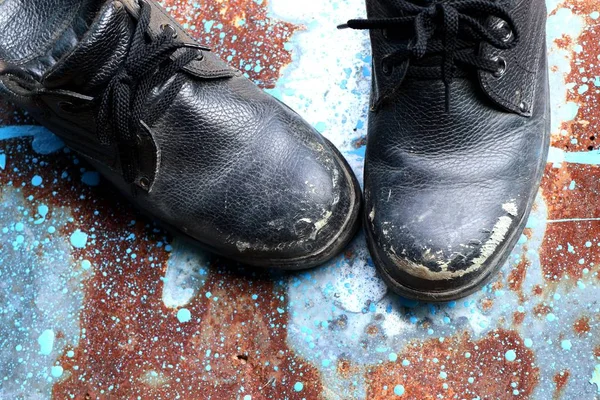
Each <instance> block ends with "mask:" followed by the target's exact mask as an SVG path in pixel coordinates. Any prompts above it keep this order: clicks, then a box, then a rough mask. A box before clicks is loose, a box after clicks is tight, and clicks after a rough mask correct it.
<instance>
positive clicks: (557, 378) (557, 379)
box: [554, 369, 571, 399]
mask: <svg viewBox="0 0 600 400" xmlns="http://www.w3.org/2000/svg"><path fill="white" fill-rule="evenodd" d="M570 376H571V372H569V370H568V369H566V370H564V371H561V372H559V373H557V374H556V375H554V383H555V384H556V393H555V394H554V398H555V399H558V398H560V397H561V394H562V391H563V389H564V388H565V386H566V385H567V381H568V380H569V377H570Z"/></svg>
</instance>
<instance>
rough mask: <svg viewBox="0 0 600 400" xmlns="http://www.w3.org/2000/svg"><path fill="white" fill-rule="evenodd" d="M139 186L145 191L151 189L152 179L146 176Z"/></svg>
mask: <svg viewBox="0 0 600 400" xmlns="http://www.w3.org/2000/svg"><path fill="white" fill-rule="evenodd" d="M139 185H140V187H142V188H143V189H146V190H147V189H148V188H149V187H150V179H148V178H146V177H145V176H143V177H141V178H140V180H139Z"/></svg>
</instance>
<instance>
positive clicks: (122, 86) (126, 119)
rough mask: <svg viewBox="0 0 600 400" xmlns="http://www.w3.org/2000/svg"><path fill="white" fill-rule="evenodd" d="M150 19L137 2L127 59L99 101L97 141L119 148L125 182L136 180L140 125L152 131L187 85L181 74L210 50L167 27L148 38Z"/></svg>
mask: <svg viewBox="0 0 600 400" xmlns="http://www.w3.org/2000/svg"><path fill="white" fill-rule="evenodd" d="M150 15H151V7H150V5H148V4H147V3H145V2H144V1H140V13H139V18H138V21H137V26H136V28H135V31H134V33H133V37H132V40H131V44H130V46H129V51H128V54H127V56H126V59H125V61H124V63H123V66H122V68H121V69H120V70H119V72H117V74H116V75H115V76H114V77H113V78H112V79H111V80H110V82H109V83H108V85H107V87H106V89H105V90H104V92H103V94H102V96H101V102H100V111H99V113H98V119H97V126H98V139H99V140H100V143H101V144H103V145H111V144H113V143H116V144H117V147H118V149H119V156H120V162H121V168H122V172H123V177H124V179H125V181H126V182H127V183H132V182H134V181H135V179H136V175H137V158H138V152H137V147H138V144H137V140H136V137H137V133H138V132H140V131H141V130H142V129H143V128H144V127H143V125H144V124H145V125H146V126H152V124H153V123H154V122H155V121H156V120H157V119H158V118H159V117H160V116H161V115H162V114H163V112H164V111H165V110H166V109H167V108H168V107H169V105H170V104H171V103H172V102H173V101H174V100H175V97H176V96H177V94H178V93H179V92H180V90H181V88H182V86H183V84H184V82H185V77H184V75H183V74H182V73H180V72H181V69H182V68H183V67H184V66H186V65H187V64H189V63H190V62H192V61H193V60H195V59H196V58H199V57H201V56H202V53H201V51H202V50H204V51H209V50H210V49H208V48H205V47H202V46H199V45H195V44H187V43H182V42H180V41H177V40H176V32H175V30H174V28H173V27H172V26H170V25H163V26H162V27H161V29H162V31H161V33H160V34H159V35H157V36H156V37H151V34H150V33H149V31H148V27H149V25H150ZM171 80H172V81H171ZM169 81H171V82H169ZM167 83H168V85H167V86H166V88H164V89H163V90H162V92H161V93H160V95H159V96H158V98H157V99H156V100H155V101H153V104H148V96H149V94H150V92H151V91H152V90H153V89H156V88H159V87H160V86H162V85H165V84H167Z"/></svg>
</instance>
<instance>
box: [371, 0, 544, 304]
mask: <svg viewBox="0 0 600 400" xmlns="http://www.w3.org/2000/svg"><path fill="white" fill-rule="evenodd" d="M383 3H385V0H369V1H367V6H368V7H367V8H368V12H369V16H370V17H376V16H379V17H381V16H382V13H384V12H385V7H384V6H383V5H382V4H383ZM530 3H531V6H529V4H530ZM516 10H528V12H527V13H526V14H524V15H521V16H519V18H518V20H517V24H518V26H519V27H520V29H521V31H522V38H523V40H522V41H521V42H520V44H519V46H518V47H517V48H516V49H514V50H513V51H512V53H511V55H510V57H511V60H512V59H515V60H516V61H517V62H515V63H513V62H510V63H509V64H508V70H507V72H506V74H505V75H504V77H503V79H502V80H497V81H493V79H494V77H493V76H491V77H486V78H485V81H493V84H489V85H488V86H487V87H482V85H480V83H479V80H478V79H477V76H476V75H475V73H472V74H471V75H470V76H469V77H467V78H460V79H456V81H455V82H454V83H453V84H452V99H451V110H450V112H449V113H446V112H445V97H444V95H445V88H444V85H443V83H442V82H441V80H416V79H405V80H404V81H403V82H402V85H401V87H400V88H399V90H398V91H397V93H396V94H395V97H394V100H393V101H390V102H389V103H388V104H386V106H384V107H382V108H381V109H380V110H379V111H377V112H371V114H370V120H369V135H368V142H367V154H366V167H365V201H366V207H365V214H366V217H367V218H366V220H367V227H366V229H367V231H368V237H369V241H370V247H371V249H372V252H373V253H374V258H375V262H376V264H377V265H378V266H379V267H380V268H381V269H382V270H383V271H384V275H387V276H388V280H390V279H391V280H392V281H393V282H394V283H395V284H396V285H397V287H396V289H397V290H399V291H401V292H402V293H403V294H404V295H407V296H412V297H422V298H426V299H432V300H435V299H436V298H437V297H439V296H443V295H444V293H449V292H452V291H461V290H466V291H468V290H474V287H473V285H475V286H477V285H479V284H481V283H483V282H484V281H485V279H486V278H487V277H489V276H490V274H492V273H493V272H494V271H496V270H497V268H498V267H499V266H500V265H501V264H502V263H503V261H504V259H505V258H506V256H507V255H508V253H509V252H510V250H511V248H512V246H513V245H514V244H515V243H516V240H517V239H518V237H519V236H520V234H521V232H522V229H523V227H524V221H525V220H526V217H527V216H528V214H529V212H530V210H531V206H532V203H533V200H534V198H535V195H536V192H537V190H538V186H539V181H540V179H541V175H542V172H543V168H544V166H545V162H546V160H545V158H546V157H545V156H546V154H547V148H548V140H549V134H550V133H549V120H550V114H549V109H548V102H549V101H548V95H549V94H548V86H547V85H548V78H547V70H546V69H547V66H546V58H545V27H544V24H537V23H536V24H534V23H531V20H532V19H533V18H534V17H536V18H537V15H538V13H540V14H541V15H545V5H544V3H543V1H541V0H535V1H530V0H522V1H519V2H518V4H517V5H516ZM518 12H521V11H518ZM371 39H372V45H373V54H374V60H373V62H374V71H375V82H374V90H373V96H376V95H377V94H378V93H380V92H385V91H386V90H388V89H389V88H390V87H392V86H395V85H397V84H398V79H402V77H403V74H404V72H405V68H406V66H400V67H399V68H397V69H396V70H395V71H394V72H393V73H392V74H391V75H385V74H384V73H383V72H382V70H381V57H382V56H383V55H385V54H386V53H387V52H389V48H390V44H388V43H387V42H386V39H385V37H384V36H383V35H382V33H381V32H380V31H379V32H378V31H372V32H371ZM534 62H535V64H534ZM516 64H520V65H527V68H528V69H529V70H530V73H529V74H524V73H523V69H522V68H515V69H513V68H511V66H514V65H516ZM516 87H520V88H527V90H526V92H527V93H529V94H531V95H532V96H534V97H533V100H532V101H531V104H532V106H533V107H532V115H531V116H530V117H528V116H524V115H521V114H520V113H518V112H513V111H509V110H507V108H505V107H500V106H499V105H498V104H499V98H497V97H496V93H502V94H503V95H508V93H513V92H514V91H515V88H516ZM491 88H493V91H492V90H491ZM524 95H525V92H524ZM511 99H512V103H511V104H517V105H518V102H520V101H521V99H520V98H511ZM392 286H394V285H392ZM398 287H400V288H398Z"/></svg>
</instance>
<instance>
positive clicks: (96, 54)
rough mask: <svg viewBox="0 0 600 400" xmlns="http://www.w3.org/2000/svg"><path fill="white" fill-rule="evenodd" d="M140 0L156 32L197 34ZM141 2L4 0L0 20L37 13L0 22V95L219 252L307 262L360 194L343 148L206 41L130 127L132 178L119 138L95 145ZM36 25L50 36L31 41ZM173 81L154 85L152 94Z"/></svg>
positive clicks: (335, 237)
mask: <svg viewBox="0 0 600 400" xmlns="http://www.w3.org/2000/svg"><path fill="white" fill-rule="evenodd" d="M33 3H35V4H33ZM71 3H72V4H71ZM148 3H149V4H150V5H151V6H152V18H151V25H150V32H149V34H148V35H149V36H150V37H151V36H152V35H156V34H158V33H159V32H160V30H161V29H163V28H164V25H166V24H168V25H170V26H173V27H175V30H176V32H177V40H181V41H184V42H186V43H194V41H193V40H192V39H191V38H190V37H189V36H188V35H187V34H186V33H185V32H184V31H183V30H182V29H181V28H180V27H179V26H178V25H177V24H176V23H175V22H174V21H173V20H172V19H171V17H170V16H168V15H167V14H166V12H165V11H164V10H163V9H162V8H160V7H159V6H158V5H157V3H154V2H152V1H148ZM138 13H139V4H138V3H137V2H136V1H134V0H122V1H120V2H119V1H105V2H101V3H100V4H99V3H98V2H96V1H73V0H43V1H36V2H25V1H21V0H5V1H4V3H0V19H2V18H4V17H5V16H7V15H8V14H10V15H18V16H19V17H20V18H22V19H28V18H29V19H31V18H35V20H36V21H40V23H39V24H37V25H33V24H31V25H29V24H27V25H26V26H20V27H17V26H12V27H11V29H8V28H4V27H5V25H3V24H0V94H2V95H4V96H7V97H8V98H9V99H10V100H11V101H14V102H15V103H17V104H18V105H20V106H22V107H24V108H26V109H28V110H29V111H30V112H31V114H32V115H33V116H34V117H36V118H37V119H38V120H39V121H40V122H42V123H43V124H44V125H46V126H47V127H49V128H50V129H51V130H52V131H54V132H55V133H57V134H58V135H60V136H61V137H62V138H63V139H64V140H65V141H66V143H67V144H68V145H69V146H71V147H72V148H74V149H75V150H77V151H78V152H80V153H82V154H83V155H84V156H86V158H87V159H88V160H89V161H90V162H91V163H92V164H93V165H94V166H95V167H96V168H97V169H98V170H100V171H101V172H102V173H103V174H104V176H105V177H106V178H108V179H109V180H110V181H111V182H112V183H114V184H115V185H116V186H117V187H118V188H119V189H120V190H121V191H122V192H123V193H124V194H125V195H126V196H127V197H128V198H130V199H131V200H132V201H133V202H134V203H135V204H136V205H137V206H138V207H139V208H141V209H142V210H143V211H145V212H146V213H148V214H150V215H152V216H155V217H157V218H159V219H160V220H162V222H163V223H164V224H165V225H167V226H168V227H171V228H173V229H175V230H177V231H180V232H183V233H185V234H186V235H188V236H190V237H192V238H194V239H196V240H198V241H199V242H200V243H201V244H203V245H204V246H205V247H207V248H209V249H211V250H213V251H216V252H218V253H220V254H223V255H226V256H229V257H233V258H235V259H238V260H242V261H244V262H247V263H250V264H256V265H273V266H282V267H286V268H302V267H309V266H313V265H316V264H318V263H321V262H323V261H325V260H326V259H327V258H329V257H331V256H332V255H334V254H335V252H337V251H339V250H340V249H341V247H342V246H343V245H344V244H345V243H346V242H347V241H348V240H349V239H350V238H351V236H352V234H353V233H354V230H355V227H356V219H357V213H358V209H359V207H360V195H359V189H358V186H357V184H356V180H355V178H354V177H353V175H352V172H351V171H350V169H349V167H348V165H347V164H346V162H345V161H344V160H343V157H341V155H340V154H339V153H338V152H337V150H335V148H334V147H333V146H332V145H331V144H330V143H329V142H328V141H326V140H325V139H324V138H323V137H321V136H320V135H319V134H318V133H316V131H315V130H314V129H313V128H311V127H310V126H309V125H308V124H307V123H306V122H305V121H303V120H302V119H301V118H300V117H299V116H298V115H297V114H296V113H295V112H293V111H292V110H290V109H289V108H288V107H286V106H285V105H283V104H282V103H280V102H279V101H277V100H276V99H274V98H272V97H270V96H268V95H267V94H265V93H264V92H263V91H262V90H260V89H259V88H257V87H256V86H255V85H254V84H252V83H251V82H250V81H249V80H247V79H246V78H244V77H243V76H242V74H241V73H240V72H239V71H237V70H235V69H233V68H231V67H229V66H228V65H227V64H225V63H224V62H223V61H221V60H220V59H219V58H218V57H217V56H216V55H214V54H213V53H210V52H207V51H202V52H201V51H200V50H198V57H197V59H196V60H194V61H192V62H191V63H189V64H188V65H186V66H185V67H184V68H183V71H182V72H181V73H183V74H185V76H186V81H185V83H184V85H183V87H182V89H181V91H180V92H179V94H178V95H177V96H176V98H175V100H174V101H173V102H172V104H170V105H169V107H168V109H167V110H165V112H164V113H163V114H162V115H160V116H158V118H157V120H156V122H154V123H153V124H152V126H146V127H145V129H144V130H143V131H142V132H137V135H138V139H137V146H139V150H140V151H139V152H138V157H139V159H138V160H137V161H138V162H137V165H138V167H139V171H137V172H138V178H137V179H136V181H135V182H134V183H133V184H128V183H126V182H125V181H124V179H123V176H122V171H121V160H120V156H119V153H118V151H117V148H116V147H115V146H114V145H101V144H100V141H99V140H98V137H97V131H98V128H99V127H98V126H97V125H96V121H97V113H98V103H99V100H98V99H99V97H100V96H101V94H102V93H103V90H105V89H106V85H107V83H108V82H109V81H110V80H111V79H112V77H113V76H115V74H116V73H117V72H118V71H119V69H120V68H121V67H122V65H123V62H124V60H125V58H126V57H127V54H128V52H129V51H130V41H131V35H132V32H133V30H134V27H135V25H136V22H137V18H138ZM31 16H33V17H31ZM7 18H8V17H7ZM44 21H47V23H46V24H44ZM13 32H14V33H13ZM49 37H50V38H51V39H48V40H46V39H47V38H49ZM35 38H44V40H43V41H40V42H39V43H38V44H37V45H36V46H33V45H32V46H29V44H28V43H30V41H31V40H32V39H35ZM27 46H29V47H27ZM15 49H19V50H15ZM176 54H177V53H176ZM169 84H170V83H169V82H167V83H166V84H165V85H164V86H162V87H157V88H155V90H154V91H153V92H152V93H151V94H150V102H151V103H152V101H155V100H156V101H158V99H160V97H161V96H162V95H163V93H164V92H166V91H167V90H168V85H169Z"/></svg>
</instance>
